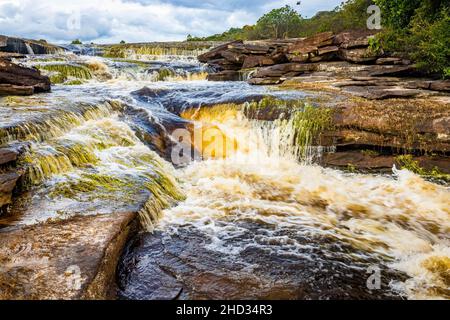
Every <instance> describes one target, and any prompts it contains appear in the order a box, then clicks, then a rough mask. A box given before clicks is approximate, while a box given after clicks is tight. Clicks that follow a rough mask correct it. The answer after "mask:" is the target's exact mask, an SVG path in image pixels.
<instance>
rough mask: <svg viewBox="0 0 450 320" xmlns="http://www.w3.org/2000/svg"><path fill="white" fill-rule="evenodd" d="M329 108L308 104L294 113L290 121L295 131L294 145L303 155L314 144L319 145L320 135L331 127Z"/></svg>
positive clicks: (330, 110)
mask: <svg viewBox="0 0 450 320" xmlns="http://www.w3.org/2000/svg"><path fill="white" fill-rule="evenodd" d="M332 112H333V110H332V109H331V108H321V107H314V106H311V105H309V104H305V106H304V107H303V108H302V109H301V110H300V111H299V112H296V113H295V114H294V115H293V117H292V119H291V121H292V124H293V128H294V129H295V139H296V145H297V146H300V147H301V148H302V149H301V152H302V153H303V154H304V155H305V154H306V149H307V148H308V147H309V146H312V145H314V144H315V143H317V144H319V145H320V141H319V140H320V137H321V134H322V133H323V132H324V131H325V130H329V129H330V128H331V126H332Z"/></svg>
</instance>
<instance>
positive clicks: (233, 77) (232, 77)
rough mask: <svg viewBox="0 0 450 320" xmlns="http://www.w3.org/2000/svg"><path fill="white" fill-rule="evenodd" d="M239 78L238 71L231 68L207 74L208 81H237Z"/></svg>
mask: <svg viewBox="0 0 450 320" xmlns="http://www.w3.org/2000/svg"><path fill="white" fill-rule="evenodd" d="M239 79H240V76H239V72H237V71H233V70H225V71H221V72H217V73H212V74H209V75H208V80H209V81H238V80H239Z"/></svg>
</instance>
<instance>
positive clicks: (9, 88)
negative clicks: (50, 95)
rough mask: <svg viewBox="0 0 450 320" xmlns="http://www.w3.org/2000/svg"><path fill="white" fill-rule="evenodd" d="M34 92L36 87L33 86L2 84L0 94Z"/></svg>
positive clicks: (30, 93)
mask: <svg viewBox="0 0 450 320" xmlns="http://www.w3.org/2000/svg"><path fill="white" fill-rule="evenodd" d="M32 94H34V88H33V87H31V86H14V85H11V84H0V96H31V95H32Z"/></svg>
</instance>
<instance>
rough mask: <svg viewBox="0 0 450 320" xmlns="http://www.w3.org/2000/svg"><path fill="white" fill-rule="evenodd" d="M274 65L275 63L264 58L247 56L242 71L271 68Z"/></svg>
mask: <svg viewBox="0 0 450 320" xmlns="http://www.w3.org/2000/svg"><path fill="white" fill-rule="evenodd" d="M274 64H275V61H274V60H273V59H271V58H269V57H266V56H247V57H245V60H244V64H243V66H242V69H250V68H255V67H263V66H271V65H274Z"/></svg>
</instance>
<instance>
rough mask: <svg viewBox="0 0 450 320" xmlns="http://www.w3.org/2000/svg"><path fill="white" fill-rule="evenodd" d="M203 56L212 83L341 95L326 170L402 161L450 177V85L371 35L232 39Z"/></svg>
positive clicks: (326, 137) (327, 141)
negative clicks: (385, 48)
mask: <svg viewBox="0 0 450 320" xmlns="http://www.w3.org/2000/svg"><path fill="white" fill-rule="evenodd" d="M198 59H199V61H201V62H204V63H207V64H208V65H209V66H210V67H211V68H212V69H213V70H215V72H214V73H212V74H210V75H209V77H208V78H209V80H211V81H234V80H247V81H248V83H250V84H253V85H277V87H280V88H283V89H287V88H290V89H293V90H304V91H312V92H327V93H329V94H331V95H335V96H340V97H341V100H340V101H339V102H336V103H334V107H333V115H334V116H333V123H332V125H331V127H332V128H333V130H328V131H327V132H325V133H323V135H322V143H323V145H324V146H335V147H336V152H333V153H326V154H325V155H324V157H323V159H322V164H323V165H329V166H332V167H339V168H348V169H350V170H364V171H367V170H375V171H378V170H381V171H383V170H390V169H391V168H392V166H393V165H394V164H397V166H400V167H401V166H402V165H403V166H404V165H407V166H409V168H410V169H411V168H412V167H416V169H417V168H422V169H420V170H419V169H417V170H416V171H418V170H419V171H422V172H427V173H429V174H431V173H432V172H435V173H437V172H439V173H443V174H444V175H445V174H448V173H450V165H449V164H450V161H449V158H448V156H449V152H450V149H449V143H450V140H449V139H450V131H449V128H450V122H449V121H450V94H449V92H450V80H441V79H433V78H426V77H424V75H423V74H422V73H421V72H420V71H419V70H417V69H416V68H415V65H414V63H413V62H412V61H409V60H407V59H405V58H404V57H402V55H401V54H390V53H388V52H384V51H383V49H382V48H381V47H379V46H378V45H377V43H376V41H375V40H374V33H372V32H345V33H341V34H337V35H333V34H332V33H328V32H327V33H321V34H317V35H315V36H312V37H310V38H306V39H287V40H279V41H273V40H270V41H269V40H268V41H253V42H249V41H245V42H243V41H235V42H231V43H227V44H224V45H221V46H218V47H216V48H214V49H213V50H211V51H209V52H207V53H205V54H202V55H200V56H199V57H198ZM405 155H407V156H405ZM404 162H408V163H407V164H405V163H404ZM433 170H434V171H433ZM444 175H439V174H437V176H441V177H442V176H444Z"/></svg>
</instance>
